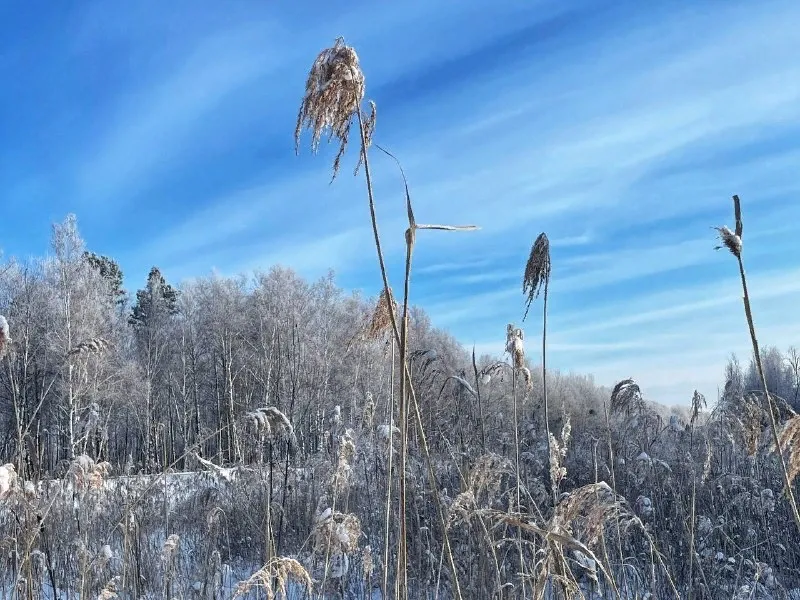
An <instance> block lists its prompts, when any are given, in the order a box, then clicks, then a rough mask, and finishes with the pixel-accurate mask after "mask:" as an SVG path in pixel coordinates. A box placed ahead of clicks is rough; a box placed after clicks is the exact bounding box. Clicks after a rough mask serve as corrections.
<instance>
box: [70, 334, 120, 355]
mask: <svg viewBox="0 0 800 600" xmlns="http://www.w3.org/2000/svg"><path fill="white" fill-rule="evenodd" d="M110 346H111V343H110V342H109V341H108V340H106V339H105V338H101V337H94V338H89V339H88V340H84V341H82V342H81V343H80V344H78V345H77V346H75V347H74V348H72V349H71V350H70V351H69V352H68V353H67V354H68V355H69V356H74V355H76V354H88V353H92V354H99V353H100V352H103V351H105V350H107V349H108V348H109V347H110Z"/></svg>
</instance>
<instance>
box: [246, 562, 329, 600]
mask: <svg viewBox="0 0 800 600" xmlns="http://www.w3.org/2000/svg"><path fill="white" fill-rule="evenodd" d="M290 580H294V581H296V582H298V583H299V584H301V585H302V586H303V587H305V588H306V592H309V593H310V592H311V588H312V587H313V585H314V582H313V581H312V579H311V575H309V574H308V571H306V569H305V567H303V565H301V564H300V563H299V562H298V561H297V560H296V559H294V558H288V557H283V556H278V557H276V558H273V559H271V560H270V561H269V562H268V563H267V564H266V565H264V566H263V567H261V568H260V569H259V570H258V571H256V572H255V573H253V574H252V575H251V576H250V577H248V578H247V579H246V580H245V581H240V582H239V583H238V585H237V586H236V591H235V592H234V595H233V598H239V597H242V596H249V595H250V593H251V592H252V591H253V590H261V591H262V592H263V593H264V594H265V595H266V597H267V600H276V599H286V598H288V597H289V591H288V588H287V586H288V583H289V581H290Z"/></svg>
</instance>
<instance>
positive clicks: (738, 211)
mask: <svg viewBox="0 0 800 600" xmlns="http://www.w3.org/2000/svg"><path fill="white" fill-rule="evenodd" d="M733 214H734V219H735V221H736V224H735V231H731V230H730V229H728V228H727V227H726V226H724V225H723V226H722V227H716V230H717V231H718V232H719V237H720V240H721V241H722V246H724V247H726V248H727V249H728V250H729V251H730V253H731V254H733V256H735V257H736V262H737V264H738V265H739V277H740V279H741V281H742V300H743V302H744V314H745V317H746V319H747V327H748V330H749V332H750V341H751V342H752V344H753V357H754V360H755V363H756V370H757V372H758V378H759V381H760V383H761V388H762V390H763V392H764V398H765V399H766V402H767V413H768V414H769V427H770V432H771V433H772V440H773V443H774V445H775V450H776V452H777V453H778V457H779V459H780V463H781V471H782V472H783V482H784V484H785V486H786V497H787V498H788V499H789V504H790V506H791V509H792V516H793V517H794V521H795V524H796V525H797V529H798V531H800V512H798V509H797V501H796V500H795V497H794V491H793V490H792V478H791V477H790V476H789V470H788V468H787V466H786V460H785V459H784V457H783V451H782V447H781V443H780V439H779V436H778V426H777V423H776V422H775V405H774V403H773V401H772V396H771V395H770V393H769V388H768V386H767V378H766V376H765V375H764V365H763V364H762V361H761V351H760V349H759V347H758V338H757V337H756V328H755V324H754V323H753V309H752V307H751V305H750V293H749V291H748V289H747V276H746V274H745V270H744V262H743V261H742V232H743V229H744V225H743V223H742V207H741V202H740V201H739V196H737V195H734V196H733ZM722 246H717V249H718V250H719V249H720V248H722Z"/></svg>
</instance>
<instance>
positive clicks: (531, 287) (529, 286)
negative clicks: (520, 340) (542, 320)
mask: <svg viewBox="0 0 800 600" xmlns="http://www.w3.org/2000/svg"><path fill="white" fill-rule="evenodd" d="M549 282H550V240H548V239H547V235H546V234H545V233H544V232H542V233H540V234H539V236H538V237H537V238H536V241H535V242H534V243H533V246H531V253H530V255H529V256H528V263H527V264H526V265H525V275H524V276H523V278H522V293H523V294H527V296H528V297H527V299H526V301H525V315H524V316H523V317H522V320H523V321H524V320H525V317H527V316H528V309H530V307H531V304H532V303H533V301H534V300H535V299H536V297H537V296H538V295H539V292H540V291H541V290H542V288H547V284H548V283H549Z"/></svg>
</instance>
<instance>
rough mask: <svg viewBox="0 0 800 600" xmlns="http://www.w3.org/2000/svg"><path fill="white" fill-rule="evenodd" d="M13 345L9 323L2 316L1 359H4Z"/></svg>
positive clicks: (0, 331)
mask: <svg viewBox="0 0 800 600" xmlns="http://www.w3.org/2000/svg"><path fill="white" fill-rule="evenodd" d="M9 345H11V334H10V333H9V328H8V321H6V318H5V317H4V316H3V315H0V358H3V357H4V356H5V355H6V352H8V347H9Z"/></svg>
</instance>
